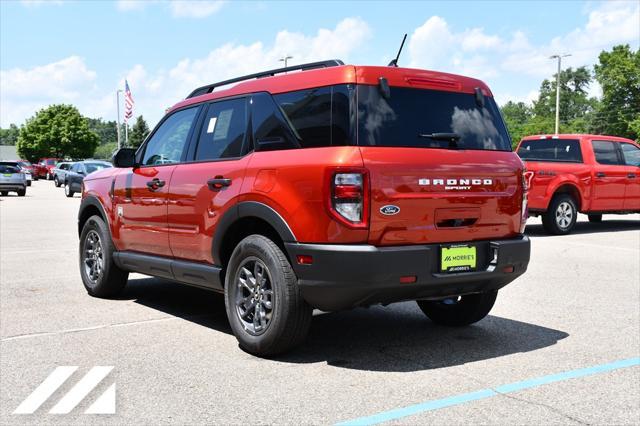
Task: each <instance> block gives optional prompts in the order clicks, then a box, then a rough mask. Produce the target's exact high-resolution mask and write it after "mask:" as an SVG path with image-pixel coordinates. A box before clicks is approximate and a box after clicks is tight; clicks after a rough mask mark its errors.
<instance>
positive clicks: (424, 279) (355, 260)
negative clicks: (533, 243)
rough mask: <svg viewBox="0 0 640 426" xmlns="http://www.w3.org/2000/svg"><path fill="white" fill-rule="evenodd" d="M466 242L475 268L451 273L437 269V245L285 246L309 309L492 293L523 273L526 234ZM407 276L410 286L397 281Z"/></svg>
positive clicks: (527, 244)
mask: <svg viewBox="0 0 640 426" xmlns="http://www.w3.org/2000/svg"><path fill="white" fill-rule="evenodd" d="M468 244H472V245H474V246H476V247H477V266H478V267H477V270H476V271H474V272H463V273H452V274H448V273H441V272H440V271H439V264H440V247H441V245H440V244H429V245H419V246H399V247H375V246H371V245H330V244H298V243H285V246H286V248H287V252H288V254H289V256H290V259H291V263H292V265H293V269H294V270H295V272H296V275H297V276H298V282H299V285H300V288H301V291H302V295H303V297H304V298H305V300H306V301H307V302H308V303H309V304H310V305H312V306H313V307H314V308H318V309H322V310H325V311H335V310H341V309H348V308H352V307H356V306H367V305H372V304H378V303H393V302H399V301H402V300H417V299H437V298H444V297H447V296H452V295H460V294H470V293H479V292H485V291H490V290H497V289H500V288H502V287H504V286H505V285H507V284H509V283H510V282H511V281H513V280H514V279H516V278H517V277H519V276H520V275H522V274H523V273H524V272H525V271H526V270H527V266H528V264H529V256H530V242H529V238H527V237H526V236H519V237H517V238H513V239H508V240H495V241H473V242H469V243H468ZM494 252H495V253H497V261H496V260H494V259H493V254H494ZM299 255H308V256H311V257H312V258H313V263H312V264H310V265H301V264H298V263H297V262H296V259H297V256H299ZM509 271H512V272H509ZM407 276H415V277H416V280H415V282H413V283H406V284H405V283H401V282H400V278H401V277H407Z"/></svg>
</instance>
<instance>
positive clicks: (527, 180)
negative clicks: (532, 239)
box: [520, 171, 533, 234]
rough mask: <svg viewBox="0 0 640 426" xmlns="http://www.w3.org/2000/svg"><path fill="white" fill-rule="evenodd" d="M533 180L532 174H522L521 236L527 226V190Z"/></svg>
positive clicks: (525, 172) (524, 172)
mask: <svg viewBox="0 0 640 426" xmlns="http://www.w3.org/2000/svg"><path fill="white" fill-rule="evenodd" d="M532 180H533V172H527V171H523V172H522V206H521V207H522V210H521V211H520V214H521V217H520V233H521V234H523V233H524V230H525V228H526V226H527V219H528V218H529V204H528V203H529V200H528V194H529V188H530V187H531V181H532Z"/></svg>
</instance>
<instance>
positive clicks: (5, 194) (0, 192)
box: [0, 191, 9, 197]
mask: <svg viewBox="0 0 640 426" xmlns="http://www.w3.org/2000/svg"><path fill="white" fill-rule="evenodd" d="M0 195H2V196H3V197H6V196H7V195H9V191H0Z"/></svg>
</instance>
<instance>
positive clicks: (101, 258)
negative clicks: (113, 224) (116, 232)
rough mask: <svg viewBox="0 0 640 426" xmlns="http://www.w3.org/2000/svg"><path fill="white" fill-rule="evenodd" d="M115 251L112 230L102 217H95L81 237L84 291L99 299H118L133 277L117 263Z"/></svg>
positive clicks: (81, 271) (84, 228)
mask: <svg viewBox="0 0 640 426" xmlns="http://www.w3.org/2000/svg"><path fill="white" fill-rule="evenodd" d="M113 253H115V248H114V246H113V242H112V241H111V235H110V234H109V228H108V227H107V225H106V224H105V223H104V221H103V220H102V218H101V217H100V216H91V217H90V218H89V219H88V220H87V221H86V222H85V224H84V226H83V227H82V233H81V234H80V256H79V258H80V276H81V277H82V283H83V284H84V288H85V289H86V290H87V293H89V294H90V295H92V296H95V297H104V298H106V297H114V296H116V295H118V294H119V293H120V292H121V291H122V289H123V288H124V286H125V285H126V284H127V279H128V277H129V273H128V272H126V271H123V270H122V269H120V268H118V266H117V265H116V264H115V263H114V261H113Z"/></svg>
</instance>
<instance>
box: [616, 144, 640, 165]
mask: <svg viewBox="0 0 640 426" xmlns="http://www.w3.org/2000/svg"><path fill="white" fill-rule="evenodd" d="M620 147H621V148H622V156H623V157H624V162H625V164H626V165H627V166H637V167H640V148H638V147H637V146H635V145H632V144H630V143H624V142H623V143H621V144H620Z"/></svg>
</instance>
